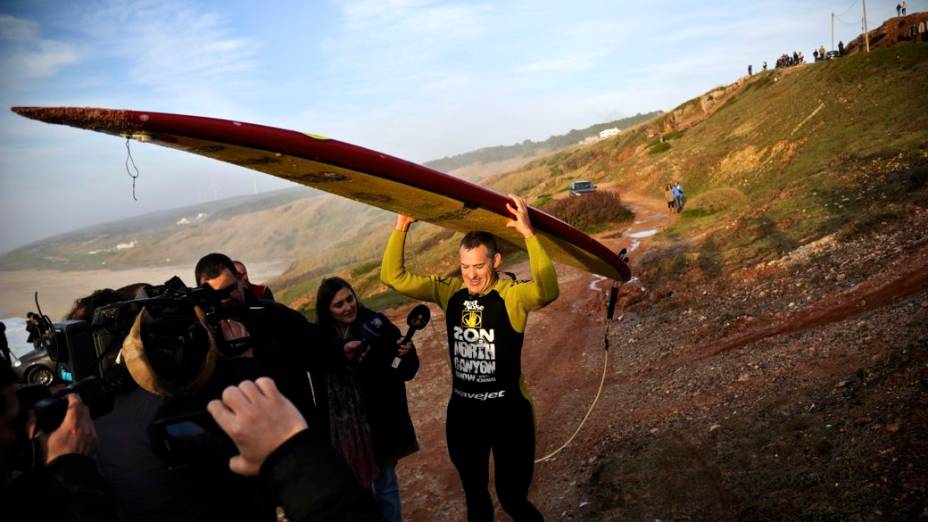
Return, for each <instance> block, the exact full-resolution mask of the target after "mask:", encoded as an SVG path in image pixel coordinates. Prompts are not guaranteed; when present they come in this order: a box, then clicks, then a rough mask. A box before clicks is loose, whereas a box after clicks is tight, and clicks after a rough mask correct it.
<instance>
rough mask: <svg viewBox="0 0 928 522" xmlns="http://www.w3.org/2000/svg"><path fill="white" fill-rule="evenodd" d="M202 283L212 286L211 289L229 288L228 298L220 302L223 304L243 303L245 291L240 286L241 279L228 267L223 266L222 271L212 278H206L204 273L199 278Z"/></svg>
mask: <svg viewBox="0 0 928 522" xmlns="http://www.w3.org/2000/svg"><path fill="white" fill-rule="evenodd" d="M204 283H206V284H208V285H209V286H210V287H212V289H213V290H224V289H226V288H231V291H230V292H229V298H228V299H225V300H224V301H223V302H222V305H223V306H230V305H236V304H240V305H243V304H245V291H244V290H243V288H242V281H241V280H239V278H238V277H237V276H236V275H235V274H233V273H232V272H231V271H230V270H229V269H228V268H223V269H222V272H220V274H219V275H218V276H216V277H214V278H212V279H207V276H205V275H204V276H203V277H202V278H200V284H201V285H202V284H204Z"/></svg>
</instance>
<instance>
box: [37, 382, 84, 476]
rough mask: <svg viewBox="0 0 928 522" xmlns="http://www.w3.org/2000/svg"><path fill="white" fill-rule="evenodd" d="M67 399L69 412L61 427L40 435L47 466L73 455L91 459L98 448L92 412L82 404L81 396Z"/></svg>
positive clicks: (70, 394) (73, 394) (69, 395)
mask: <svg viewBox="0 0 928 522" xmlns="http://www.w3.org/2000/svg"><path fill="white" fill-rule="evenodd" d="M67 398H68V411H67V413H65V416H64V420H63V421H61V426H58V429H56V430H55V431H53V432H51V433H50V434H48V435H45V434H44V433H43V434H40V435H39V440H40V442H41V444H42V450H43V451H44V452H45V463H46V464H51V463H52V461H54V460H55V459H57V458H58V457H61V456H63V455H70V454H72V453H77V454H79V455H87V456H88V457H89V456H91V455H93V453H94V451H96V448H97V432H96V431H95V430H94V427H93V421H92V420H91V419H90V410H89V409H87V406H85V405H84V403H83V402H81V397H80V395H78V394H76V393H69V394H68V395H67Z"/></svg>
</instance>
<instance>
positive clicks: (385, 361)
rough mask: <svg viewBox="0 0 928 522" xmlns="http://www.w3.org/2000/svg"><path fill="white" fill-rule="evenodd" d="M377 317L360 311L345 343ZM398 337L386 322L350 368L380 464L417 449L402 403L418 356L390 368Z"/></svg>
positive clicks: (413, 431)
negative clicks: (367, 348)
mask: <svg viewBox="0 0 928 522" xmlns="http://www.w3.org/2000/svg"><path fill="white" fill-rule="evenodd" d="M377 315H380V314H377V313H376V312H372V311H370V310H367V309H363V308H362V309H360V310H359V311H358V318H357V319H356V320H355V322H354V324H353V325H352V327H351V328H349V331H348V338H347V339H346V341H347V340H353V339H357V338H358V337H357V335H358V332H359V330H360V327H361V325H363V324H364V323H366V322H367V321H369V320H371V319H372V318H374V317H375V316H377ZM381 317H383V316H382V315H381ZM400 337H401V334H400V330H399V329H398V328H397V327H396V326H394V325H393V323H391V322H390V321H386V323H385V325H384V328H383V330H382V333H381V335H380V337H379V338H377V339H376V340H373V341H371V342H369V345H370V349H369V350H368V351H367V353H366V355H365V356H364V358H363V360H362V361H361V362H360V363H359V364H358V365H357V366H356V367H354V368H353V372H354V375H355V377H356V379H357V380H358V382H359V383H360V385H361V396H362V398H363V399H364V406H365V408H366V409H367V421H368V423H369V424H370V427H371V435H372V438H373V444H374V452H375V453H376V455H377V460H378V461H379V462H380V463H381V464H385V463H390V462H393V461H395V460H398V459H400V458H402V457H405V456H406V455H410V454H412V453H414V452H416V451H417V450H418V449H419V443H418V442H417V441H416V431H415V429H414V428H413V425H412V419H410V417H409V407H408V405H407V403H406V381H409V380H412V378H413V377H415V376H416V372H418V371H419V355H418V354H417V353H416V351H415V349H413V350H410V351H409V352H408V353H407V354H406V355H405V356H404V357H402V358H401V359H400V363H399V365H398V367H397V368H393V366H392V364H393V359H394V357H396V355H397V348H398V345H397V344H396V341H397V340H398V339H399V338H400ZM342 353H344V352H342Z"/></svg>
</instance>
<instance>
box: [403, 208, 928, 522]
mask: <svg viewBox="0 0 928 522" xmlns="http://www.w3.org/2000/svg"><path fill="white" fill-rule="evenodd" d="M623 200H624V201H625V202H626V203H628V204H629V205H630V206H632V207H633V208H634V209H635V210H636V212H637V217H636V220H635V223H634V224H632V225H630V226H626V227H623V229H622V230H619V231H610V232H607V233H603V234H601V235H600V240H601V241H603V242H604V243H606V244H607V245H608V246H609V247H610V248H615V249H618V248H619V247H621V246H626V247H630V248H631V247H633V246H634V245H633V243H632V239H631V238H629V233H632V232H637V231H643V230H650V229H655V228H658V229H659V228H662V227H664V226H666V224H667V222H668V220H669V219H670V217H669V216H668V215H667V213H666V208H665V207H663V204H662V203H661V202H659V201H653V200H650V199H647V198H643V197H640V196H635V195H631V194H623ZM913 231H916V232H913ZM617 232H621V233H622V234H621V235H619V234H617ZM926 236H928V212H925V211H924V210H916V212H915V214H914V215H913V217H912V219H911V222H910V223H907V224H906V225H905V226H902V227H900V228H899V229H897V230H889V231H885V232H880V233H876V234H874V235H871V236H868V237H864V238H861V239H860V240H857V241H847V242H843V243H842V242H834V244H833V245H831V246H830V247H829V248H828V249H825V251H823V252H817V253H816V255H812V256H806V257H804V258H803V259H801V260H799V261H795V260H794V261H791V262H790V263H789V264H788V266H779V265H762V266H758V267H755V268H753V269H749V270H741V271H738V272H735V273H730V274H728V273H726V274H723V275H722V276H719V277H717V278H714V279H711V280H705V279H699V280H694V279H687V276H686V274H680V277H679V278H678V280H677V281H676V282H675V283H672V284H671V286H667V284H664V283H662V284H663V285H664V286H662V287H660V288H651V287H650V286H649V283H648V282H647V281H644V282H642V281H636V280H633V281H632V282H630V283H629V284H627V285H625V287H624V288H623V289H622V300H621V302H622V303H624V304H625V309H624V310H621V311H620V312H619V313H618V314H617V315H619V314H621V316H622V318H621V320H618V321H615V322H612V323H610V324H609V332H608V338H609V343H610V346H611V348H610V351H609V352H608V367H607V379H606V384H605V388H604V390H603V395H602V398H601V399H600V401H599V403H598V404H597V405H596V408H595V409H594V411H593V415H592V416H591V417H590V419H589V421H588V422H587V424H586V425H585V426H584V428H583V430H582V431H581V432H580V433H579V435H578V436H577V438H576V439H575V440H574V441H573V443H572V444H571V445H570V446H568V447H567V448H566V449H565V450H564V451H563V452H562V453H560V454H559V455H558V456H556V457H555V458H554V459H553V460H551V461H547V462H543V463H539V464H537V465H536V466H535V479H534V483H533V485H532V490H531V493H530V498H531V500H532V501H533V502H534V503H535V504H536V506H538V507H539V509H541V510H542V512H543V513H544V514H545V515H546V517H547V518H549V519H558V520H573V519H577V520H643V519H649V520H654V519H658V518H659V519H662V520H664V519H672V520H734V519H750V520H779V519H797V518H804V519H810V520H832V519H834V520H870V519H883V518H890V519H912V518H918V517H919V516H921V517H925V516H928V511H925V510H926V506H928V504H926V490H928V479H926V477H928V436H926V433H928V430H926V426H928V424H926V423H928V408H926V406H928V364H926V362H925V355H926V353H928V276H926V275H925V274H928V237H926ZM639 241H640V244H639V245H638V246H637V248H636V249H634V250H633V251H632V253H631V255H630V257H631V259H632V262H633V267H634V266H635V264H634V262H635V260H637V259H638V258H639V256H640V255H641V254H642V253H643V252H644V250H645V249H647V248H648V244H649V241H650V239H648V238H643V239H640V240H639ZM784 264H785V263H784ZM511 268H512V269H514V271H515V272H517V273H518V274H520V275H521V276H522V277H528V270H527V267H526V266H525V264H524V263H520V264H518V265H516V266H514V267H511ZM558 275H559V282H560V287H561V296H560V298H559V299H558V300H557V301H555V302H554V303H552V304H551V305H549V306H548V307H546V308H545V309H543V310H540V311H538V312H534V313H533V314H532V315H531V316H530V320H529V325H528V327H527V329H526V341H525V349H524V351H523V371H524V373H525V376H526V380H527V383H528V386H529V389H530V390H531V392H532V394H533V396H534V400H535V412H536V419H537V435H538V441H537V450H536V453H537V455H539V456H541V455H545V454H547V453H548V452H549V451H550V450H552V449H554V448H556V447H558V446H560V445H561V444H562V443H563V442H564V441H565V440H567V438H568V437H569V436H570V434H571V433H573V431H574V429H575V428H576V427H577V425H578V423H579V422H580V420H581V419H582V417H583V415H584V414H585V413H586V411H587V409H588V408H589V406H590V403H591V401H592V399H593V397H594V395H595V394H596V390H597V386H598V384H599V378H600V375H601V373H602V371H603V363H604V352H603V349H602V346H603V335H604V333H605V331H604V328H605V325H604V319H603V316H604V306H603V303H604V296H603V291H605V290H606V288H607V285H606V283H605V282H604V281H601V280H600V279H599V278H597V277H595V276H591V275H590V274H587V273H584V272H581V271H579V270H575V269H572V268H570V267H565V266H558ZM681 281H689V282H688V283H687V284H686V285H684V284H683V283H682V282H681ZM694 281H695V282H694ZM673 285H676V286H673ZM797 303H798V305H797ZM407 310H408V306H406V307H402V308H400V309H397V310H393V311H391V312H390V315H391V316H392V318H394V319H395V320H397V321H402V320H403V315H404V314H405V312H406V311H407ZM432 311H433V313H434V315H433V322H432V323H431V324H430V325H429V326H428V327H427V328H426V329H425V331H423V332H422V333H420V334H417V335H418V337H417V345H418V346H419V351H420V356H421V359H422V368H421V370H420V372H419V375H418V376H417V378H416V379H415V380H414V381H412V382H411V383H409V386H408V390H409V402H410V410H411V415H412V418H413V422H414V423H415V425H416V430H417V433H418V436H419V440H420V443H421V445H422V450H421V451H420V452H418V453H417V454H415V455H413V456H410V457H408V458H406V459H404V460H403V461H402V462H401V463H400V466H399V471H398V474H399V478H400V483H401V489H402V497H403V503H404V511H405V514H406V518H407V519H408V520H464V519H465V509H464V502H463V492H462V490H461V486H460V482H459V480H458V478H457V473H456V472H455V470H454V468H453V466H452V465H451V463H450V461H449V459H448V456H447V448H446V446H445V437H444V423H445V405H446V403H447V399H448V396H449V394H450V373H449V369H448V362H447V346H446V341H445V339H444V324H443V323H444V317H443V315H442V314H441V312H440V311H439V310H437V309H436V308H434V307H433V310H432ZM491 488H492V481H491ZM497 517H498V518H500V519H501V520H506V519H508V517H507V516H506V515H505V514H504V513H503V512H502V511H501V510H499V509H498V510H497Z"/></svg>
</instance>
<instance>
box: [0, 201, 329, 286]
mask: <svg viewBox="0 0 928 522" xmlns="http://www.w3.org/2000/svg"><path fill="white" fill-rule="evenodd" d="M318 195H319V192H318V191H315V190H311V189H308V188H304V187H296V188H290V189H282V190H276V191H272V192H267V193H263V194H258V195H253V196H251V195H249V196H239V197H234V198H228V199H223V200H219V201H211V202H207V203H202V204H198V205H192V206H189V207H183V208H177V209H171V210H164V211H160V212H154V213H151V214H145V215H143V216H138V217H134V218H128V219H123V220H119V221H113V222H109V223H104V224H101V225H94V226H90V227H85V228H82V229H79V230H75V231H72V232H68V233H65V234H59V235H56V236H53V237H49V238H46V239H42V240H40V241H36V242H34V243H31V244H29V245H26V246H24V247H21V248H18V249H15V250H13V251H10V252H8V253H6V254H4V255H2V256H0V270H21V269H34V268H47V269H53V270H80V269H92V268H100V267H101V266H107V267H110V268H122V267H127V266H139V265H152V264H160V263H170V262H172V261H171V260H172V259H173V261H174V262H184V261H190V260H191V259H193V260H196V259H197V258H198V257H199V256H200V255H203V253H202V252H201V251H198V250H196V248H198V247H201V246H202V244H201V243H202V242H197V243H196V244H193V245H188V244H186V243H185V238H190V237H193V236H197V235H199V234H201V233H207V232H209V233H212V232H213V231H215V230H217V229H219V228H222V227H224V226H225V224H226V223H232V224H233V225H234V226H246V227H248V226H249V225H248V223H249V216H251V215H253V214H256V213H260V212H263V211H267V210H269V209H273V208H281V207H287V206H289V205H292V204H296V205H302V204H311V203H309V202H308V200H309V199H312V198H314V197H315V196H318ZM303 200H307V201H306V202H303ZM183 219H185V220H187V221H188V222H189V224H178V222H179V221H181V220H183ZM132 242H134V244H133V246H132V247H131V248H122V249H120V248H117V245H119V244H124V246H125V245H126V244H132Z"/></svg>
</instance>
